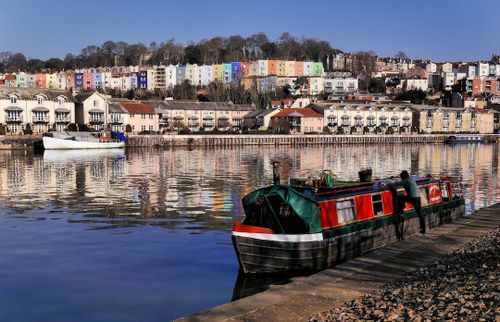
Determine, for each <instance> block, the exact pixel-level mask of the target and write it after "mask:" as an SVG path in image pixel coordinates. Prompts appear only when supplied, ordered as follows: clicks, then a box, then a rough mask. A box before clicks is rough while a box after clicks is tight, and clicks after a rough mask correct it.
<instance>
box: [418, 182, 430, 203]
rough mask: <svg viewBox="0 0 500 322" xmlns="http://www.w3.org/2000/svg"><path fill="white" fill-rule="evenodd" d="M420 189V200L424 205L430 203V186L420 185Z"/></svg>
mask: <svg viewBox="0 0 500 322" xmlns="http://www.w3.org/2000/svg"><path fill="white" fill-rule="evenodd" d="M418 191H419V192H420V202H421V203H422V206H426V205H428V204H429V187H428V186H421V187H418Z"/></svg>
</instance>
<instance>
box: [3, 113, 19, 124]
mask: <svg viewBox="0 0 500 322" xmlns="http://www.w3.org/2000/svg"><path fill="white" fill-rule="evenodd" d="M5 122H6V123H22V122H23V116H22V115H21V114H19V115H15V114H14V115H7V116H5Z"/></svg>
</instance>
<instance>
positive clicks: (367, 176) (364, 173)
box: [358, 169, 372, 182]
mask: <svg viewBox="0 0 500 322" xmlns="http://www.w3.org/2000/svg"><path fill="white" fill-rule="evenodd" d="M358 175H359V181H360V182H370V181H372V169H364V170H361V171H359V172H358Z"/></svg>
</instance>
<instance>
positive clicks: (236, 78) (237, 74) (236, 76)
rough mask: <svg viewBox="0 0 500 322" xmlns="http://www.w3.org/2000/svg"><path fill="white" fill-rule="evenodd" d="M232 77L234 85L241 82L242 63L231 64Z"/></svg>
mask: <svg viewBox="0 0 500 322" xmlns="http://www.w3.org/2000/svg"><path fill="white" fill-rule="evenodd" d="M231 76H232V80H233V82H234V83H239V82H240V81H241V76H242V70H241V63H240V62H234V63H231Z"/></svg>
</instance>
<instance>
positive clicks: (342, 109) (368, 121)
mask: <svg viewBox="0 0 500 322" xmlns="http://www.w3.org/2000/svg"><path fill="white" fill-rule="evenodd" d="M310 107H311V108H312V109H314V110H315V111H317V112H318V113H320V114H321V115H322V116H323V128H324V130H325V131H327V132H329V133H342V134H370V133H380V134H385V133H402V134H410V133H411V125H412V110H411V108H410V106H409V105H381V104H359V103H358V104H357V103H347V104H346V103H335V104H330V103H323V104H318V103H313V104H311V105H310Z"/></svg>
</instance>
